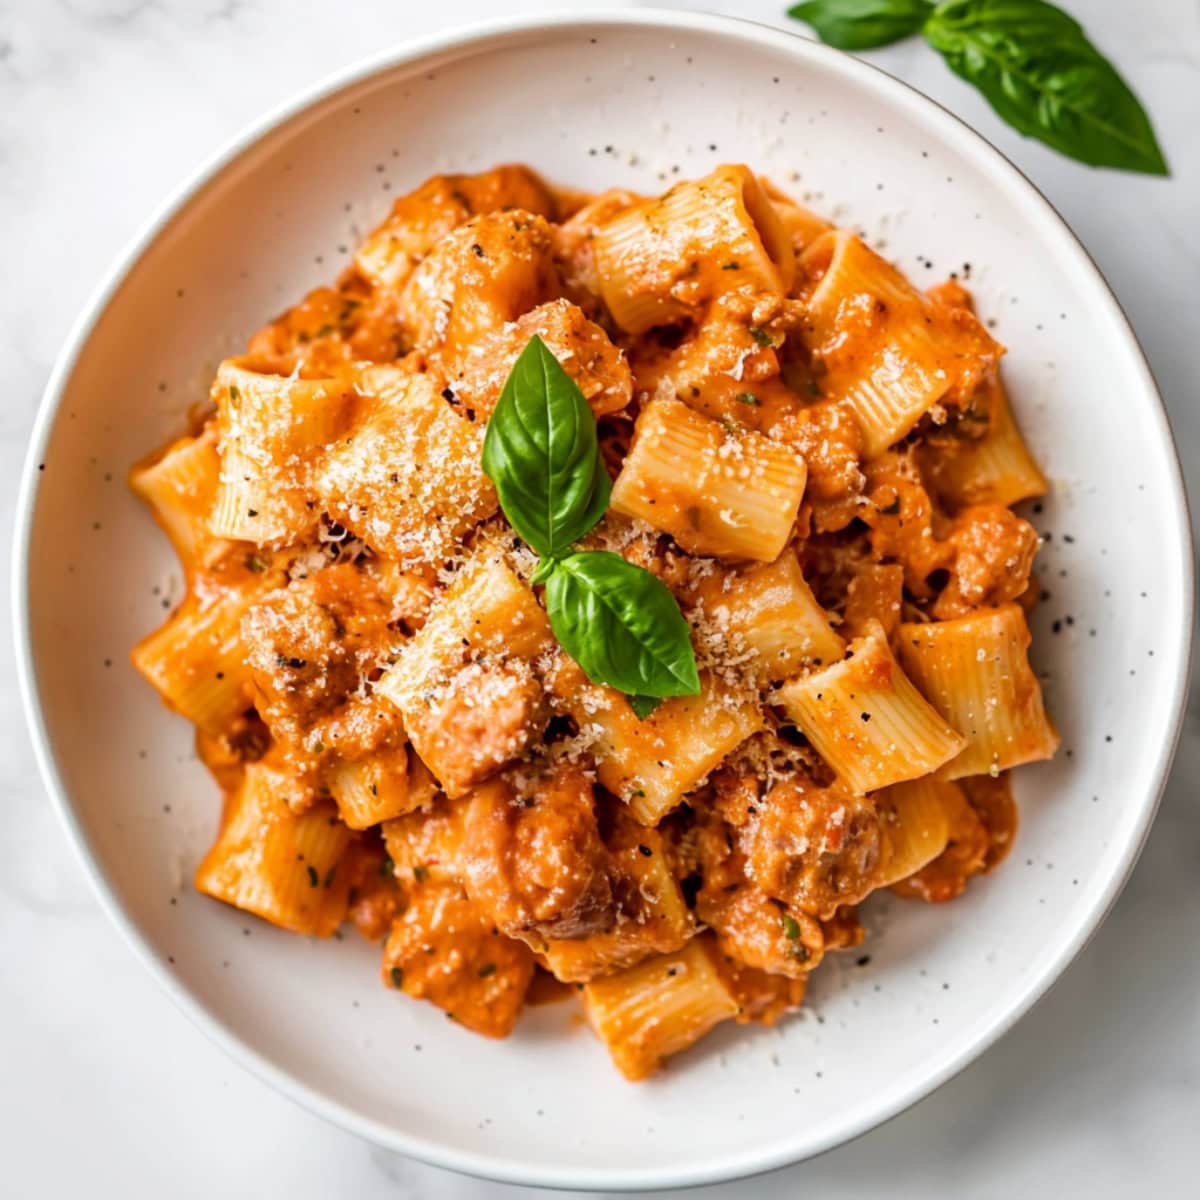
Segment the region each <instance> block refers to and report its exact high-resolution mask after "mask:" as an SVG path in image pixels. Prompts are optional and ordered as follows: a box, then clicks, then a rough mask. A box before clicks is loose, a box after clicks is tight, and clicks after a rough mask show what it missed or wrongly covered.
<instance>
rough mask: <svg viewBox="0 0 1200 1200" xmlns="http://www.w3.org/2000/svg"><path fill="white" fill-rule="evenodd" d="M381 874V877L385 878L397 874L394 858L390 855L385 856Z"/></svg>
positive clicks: (380, 869) (381, 865) (380, 870)
mask: <svg viewBox="0 0 1200 1200" xmlns="http://www.w3.org/2000/svg"><path fill="white" fill-rule="evenodd" d="M379 873H380V875H384V876H391V875H395V874H396V864H395V863H394V862H392V856H391V855H390V854H385V855H384V856H383V862H381V863H380V864H379Z"/></svg>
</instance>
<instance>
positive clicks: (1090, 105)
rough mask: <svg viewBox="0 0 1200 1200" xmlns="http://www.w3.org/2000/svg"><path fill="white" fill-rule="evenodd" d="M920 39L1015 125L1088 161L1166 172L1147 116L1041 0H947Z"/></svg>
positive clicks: (1104, 62)
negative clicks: (927, 43) (923, 36)
mask: <svg viewBox="0 0 1200 1200" xmlns="http://www.w3.org/2000/svg"><path fill="white" fill-rule="evenodd" d="M925 38H926V40H927V41H928V42H929V44H930V45H931V46H932V47H933V48H934V49H935V50H937V51H938V53H939V54H941V56H942V57H943V58H944V59H945V60H946V62H947V64H948V65H949V67H950V69H951V70H952V71H953V72H954V73H955V74H956V75H960V76H961V77H962V78H963V79H965V80H966V81H967V82H968V83H972V84H974V85H975V87H977V88H978V89H979V90H980V91H981V92H982V93H983V95H984V97H985V99H986V100H987V102H988V103H989V104H990V105H991V106H992V108H993V109H995V111H996V112H997V113H998V114H999V115H1000V116H1001V117H1002V118H1003V119H1004V120H1005V121H1007V122H1008V123H1009V124H1010V125H1011V126H1012V127H1013V128H1014V129H1015V130H1017V132H1018V133H1023V134H1025V136H1026V137H1033V138H1037V139H1038V140H1039V141H1041V142H1045V143H1046V145H1047V146H1050V147H1052V148H1053V149H1055V150H1057V151H1059V152H1060V153H1061V154H1066V155H1067V156H1069V157H1070V158H1075V159H1078V160H1079V161H1080V162H1085V163H1088V164H1090V165H1091V166H1093V167H1119V168H1122V169H1124V170H1126V171H1141V172H1143V173H1145V174H1147V175H1166V174H1168V169H1167V163H1166V160H1165V159H1164V158H1163V153H1162V150H1161V149H1160V148H1159V145H1158V141H1157V139H1156V138H1155V136H1154V129H1153V127H1152V126H1151V124H1150V118H1149V117H1147V116H1146V112H1145V110H1144V109H1143V108H1142V106H1141V104H1139V103H1138V99H1137V97H1136V96H1135V95H1134V94H1133V92H1132V91H1130V89H1129V85H1128V84H1126V82H1125V81H1124V80H1123V79H1122V78H1121V76H1120V75H1119V74H1117V70H1116V68H1115V67H1114V66H1113V65H1112V63H1110V62H1109V61H1108V59H1106V58H1105V57H1104V56H1103V55H1102V54H1101V53H1100V52H1099V51H1098V50H1097V49H1096V48H1095V47H1094V46H1093V45H1092V44H1091V42H1089V41H1088V39H1087V36H1086V35H1085V34H1084V32H1083V30H1082V29H1081V28H1080V27H1079V25H1078V24H1076V22H1075V21H1074V20H1072V19H1071V18H1070V17H1069V16H1067V14H1066V13H1064V12H1062V11H1061V10H1059V9H1057V8H1055V7H1054V6H1053V5H1052V4H1045V3H1042V0H950V2H949V3H946V4H942V5H940V6H939V7H938V9H937V10H936V11H935V12H934V14H933V16H932V17H931V18H930V20H929V22H928V23H927V24H926V26H925Z"/></svg>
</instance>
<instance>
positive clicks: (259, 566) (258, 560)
mask: <svg viewBox="0 0 1200 1200" xmlns="http://www.w3.org/2000/svg"><path fill="white" fill-rule="evenodd" d="M268 565H269V564H268V562H267V560H266V559H265V558H263V557H262V556H261V555H258V554H248V555H247V556H246V569H247V570H248V571H253V572H254V573H255V574H256V575H257V574H261V573H262V572H263V571H265V570H266V569H267V567H268Z"/></svg>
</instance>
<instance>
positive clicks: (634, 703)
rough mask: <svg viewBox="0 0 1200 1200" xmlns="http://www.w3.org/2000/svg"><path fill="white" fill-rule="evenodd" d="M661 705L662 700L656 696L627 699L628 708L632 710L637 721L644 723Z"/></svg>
mask: <svg viewBox="0 0 1200 1200" xmlns="http://www.w3.org/2000/svg"><path fill="white" fill-rule="evenodd" d="M661 703H662V700H661V698H660V697H658V696H630V697H629V707H630V708H632V709H633V711H634V714H635V715H636V716H637V719H638V720H639V721H644V720H645V719H646V718H647V717H648V716H649V715H650V714H651V713H652V712H653V711H654V710H655V709H656V708H657V707H658V706H659V705H660V704H661Z"/></svg>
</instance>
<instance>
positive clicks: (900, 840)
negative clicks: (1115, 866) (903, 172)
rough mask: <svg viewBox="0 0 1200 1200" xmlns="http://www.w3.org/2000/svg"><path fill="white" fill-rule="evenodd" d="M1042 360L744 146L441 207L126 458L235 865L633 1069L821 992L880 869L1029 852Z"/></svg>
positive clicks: (399, 222) (174, 673) (456, 999)
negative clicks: (1019, 361) (568, 1030)
mask: <svg viewBox="0 0 1200 1200" xmlns="http://www.w3.org/2000/svg"><path fill="white" fill-rule="evenodd" d="M1003 353H1004V350H1003V347H1002V346H1000V345H999V344H998V343H997V342H996V341H995V340H994V339H993V337H992V336H991V335H990V334H989V332H988V330H987V328H986V327H985V325H984V324H983V323H981V322H980V321H979V320H978V319H977V318H976V316H975V314H974V311H973V308H972V302H971V298H970V296H969V294H968V292H967V291H966V290H965V289H964V287H963V286H962V284H961V282H960V281H959V280H957V279H955V278H953V277H952V278H951V279H949V280H947V281H946V282H944V283H941V284H939V285H937V286H935V287H933V288H931V289H929V290H928V291H921V290H919V289H918V288H916V287H914V286H913V284H912V283H910V282H909V281H908V280H907V279H906V278H905V277H904V276H903V275H902V274H901V273H900V272H899V271H898V270H897V269H896V268H895V267H893V266H892V265H891V264H889V263H888V262H887V261H886V260H885V259H883V258H882V257H881V256H880V255H879V254H877V253H876V252H875V251H874V250H873V249H872V248H871V247H870V246H868V244H867V243H866V242H865V241H864V240H863V238H862V237H860V236H858V235H857V234H856V233H855V232H854V231H852V230H850V229H843V228H836V227H834V226H833V225H831V224H830V223H828V222H826V221H825V220H823V219H822V218H821V217H819V216H818V215H816V214H814V213H812V212H810V211H808V210H807V209H806V208H804V207H802V206H801V205H800V204H797V203H796V202H794V201H793V200H791V199H790V198H789V197H788V196H786V195H785V194H784V193H783V192H781V191H780V190H778V189H777V188H776V187H775V186H774V185H772V184H771V183H769V182H767V181H765V180H762V179H760V178H759V177H757V176H756V175H755V174H754V173H753V172H752V171H751V170H750V169H748V168H747V167H745V166H740V165H726V166H721V167H719V168H717V169H716V170H714V171H713V172H712V173H711V174H709V175H707V176H705V177H704V178H702V179H698V180H695V181H691V182H685V183H680V184H678V185H677V186H675V187H673V188H671V189H670V190H669V191H667V192H666V193H665V194H664V195H662V196H659V197H653V198H647V197H643V196H639V195H635V194H632V193H630V192H628V191H623V190H617V189H614V190H610V191H607V192H603V193H601V194H599V195H585V194H582V193H577V192H572V191H568V190H564V189H556V188H552V187H550V186H549V185H547V184H546V183H545V182H543V181H542V180H541V179H540V178H539V177H538V176H537V175H536V174H535V173H534V172H533V171H531V170H529V169H526V168H525V167H521V166H501V167H497V168H495V169H493V170H490V171H486V172H484V173H482V174H478V175H444V176H436V177H434V178H432V179H430V180H428V181H427V182H426V183H425V184H423V185H422V186H421V187H419V188H417V189H416V190H415V191H413V192H411V193H410V194H408V195H406V196H404V197H402V198H401V199H399V200H398V201H396V203H395V205H394V206H393V209H392V211H391V213H390V214H389V215H388V216H387V218H386V219H385V220H384V222H383V223H382V224H381V225H380V226H379V227H378V228H377V229H376V230H375V231H374V232H373V233H371V234H370V235H369V236H368V237H367V238H366V239H365V241H364V242H363V243H362V244H361V245H360V246H359V247H358V248H357V251H356V252H355V254H354V256H353V261H352V265H351V266H350V267H349V268H348V269H347V270H345V271H344V272H343V273H342V274H341V276H340V277H339V278H338V279H337V281H336V283H335V284H334V285H333V286H330V287H320V288H317V289H316V290H315V291H312V292H310V293H309V294H308V295H307V296H305V297H304V298H303V299H302V300H300V301H299V303H297V304H296V305H295V306H294V307H292V308H290V309H288V310H287V311H286V312H285V313H283V315H281V316H279V317H278V318H276V319H275V320H273V321H271V322H270V323H269V324H267V325H265V326H264V327H263V328H262V329H260V330H259V331H258V332H257V333H256V334H255V335H254V336H253V337H252V338H251V339H250V341H249V345H248V347H247V350H246V353H245V354H244V355H241V356H239V357H236V358H232V359H229V360H227V361H225V362H223V363H222V364H221V365H220V368H219V370H218V371H217V374H216V378H215V380H214V381H213V384H212V389H211V394H210V397H209V402H208V403H207V404H206V405H203V406H200V407H198V408H197V409H195V410H194V411H193V415H192V423H191V427H190V431H189V432H188V434H187V435H186V436H183V437H180V438H179V439H177V440H175V441H173V442H171V443H170V444H169V445H167V446H166V447H165V448H163V449H161V450H159V451H158V452H157V453H155V454H153V455H152V456H150V457H149V458H147V459H145V460H144V461H143V462H141V463H139V464H137V465H136V466H135V467H134V468H133V470H132V473H131V482H132V486H133V489H134V490H135V492H136V493H137V494H138V495H139V496H140V497H141V498H142V499H143V500H145V501H146V503H147V504H148V505H149V507H150V509H151V510H152V512H153V514H154V516H155V517H156V518H157V520H158V521H159V523H160V524H161V525H162V527H163V528H164V530H165V531H166V533H167V534H168V535H169V537H170V539H171V541H172V543H173V545H174V548H175V550H176V551H177V553H178V556H179V558H180V560H181V563H182V565H183V568H184V570H185V572H186V579H187V592H186V597H185V599H184V600H183V602H182V603H181V604H180V606H179V607H178V608H177V609H176V610H175V611H174V612H173V613H172V614H171V616H170V617H169V618H168V619H167V621H166V623H165V624H163V625H162V627H161V628H159V629H158V630H157V631H156V632H153V633H151V634H150V635H149V636H148V637H146V638H145V639H144V640H143V641H142V642H141V643H139V644H138V645H137V646H136V647H135V649H134V651H133V661H134V664H135V666H136V667H137V669H138V670H139V671H140V672H141V673H142V675H143V676H144V677H145V678H146V679H147V680H148V681H149V682H150V683H151V684H152V685H153V686H154V687H155V688H156V689H157V690H158V692H159V693H160V694H161V696H162V698H163V699H164V700H165V702H166V703H167V704H168V705H169V706H170V707H171V708H172V709H173V710H174V711H176V712H177V713H179V714H181V715H182V716H183V717H186V718H187V719H188V720H189V721H191V722H192V723H193V724H194V725H195V728H196V737H197V744H198V748H199V753H200V756H201V758H202V759H203V761H204V762H205V764H206V765H207V766H208V768H209V769H210V771H211V773H212V775H213V777H214V778H215V780H216V782H217V784H218V786H219V788H220V790H221V792H222V794H223V797H224V804H223V812H222V816H221V820H220V827H219V830H218V832H217V833H216V838H215V841H214V842H213V844H212V847H211V849H210V850H209V851H208V853H207V855H206V856H205V857H204V859H203V861H202V862H201V863H200V864H199V867H198V868H197V870H196V873H195V884H196V887H197V888H198V889H199V890H200V891H201V892H202V893H205V894H206V895H208V896H211V897H214V898H215V899H218V900H222V901H225V902H226V903H227V904H230V905H233V906H235V907H237V908H239V909H241V910H243V911H245V912H248V913H252V914H255V915H257V916H259V917H261V918H263V919H264V920H266V921H269V922H271V923H272V924H274V925H277V926H280V927H281V928H283V929H287V930H291V931H292V932H295V933H300V934H307V935H311V936H316V937H329V936H331V935H332V934H334V933H335V931H337V930H338V929H339V928H340V927H341V926H342V925H343V924H344V923H346V922H350V923H352V924H353V925H354V926H355V927H356V928H357V929H358V930H359V931H360V932H361V933H362V934H363V935H364V936H365V937H366V938H368V939H371V940H374V941H376V942H377V943H379V942H381V943H382V944H383V956H382V957H383V961H382V976H383V982H384V984H385V985H386V986H388V987H390V988H393V989H395V990H396V991H398V992H404V993H407V995H408V996H410V997H415V998H419V999H423V1000H426V1001H429V1002H431V1003H433V1004H435V1005H437V1006H439V1007H440V1008H441V1009H443V1010H444V1011H445V1013H446V1016H447V1018H449V1019H451V1020H453V1021H454V1022H456V1023H458V1024H460V1025H463V1026H465V1027H466V1028H467V1029H469V1030H472V1031H475V1032H477V1033H482V1034H486V1035H489V1036H492V1037H504V1036H506V1035H507V1034H509V1033H510V1032H511V1031H512V1029H513V1027H514V1025H515V1023H516V1021H517V1018H518V1016H519V1014H520V1012H521V1010H522V1008H523V1007H524V1005H525V1004H527V1003H530V1004H532V1003H541V1002H544V1001H547V1000H550V999H557V998H560V997H561V998H568V997H578V999H579V1001H580V1002H581V1003H582V1005H583V1007H584V1010H585V1012H586V1015H587V1018H588V1021H589V1022H590V1024H591V1026H592V1027H593V1029H594V1030H595V1032H596V1034H597V1035H598V1036H599V1038H600V1039H601V1040H602V1041H603V1042H604V1044H605V1045H606V1047H607V1049H608V1051H609V1053H610V1054H611V1056H612V1059H613V1061H614V1062H615V1064H616V1066H617V1068H618V1069H619V1070H620V1071H621V1072H622V1073H623V1074H624V1075H625V1076H627V1077H628V1078H630V1079H640V1078H642V1077H644V1076H646V1075H648V1074H650V1073H651V1072H653V1071H654V1070H655V1069H657V1068H658V1067H659V1066H660V1065H661V1064H662V1063H663V1062H664V1061H665V1060H666V1059H667V1058H668V1057H669V1056H671V1055H673V1054H675V1053H677V1052H679V1051H682V1050H684V1049H686V1048H687V1047H688V1046H690V1045H692V1044H693V1043H695V1042H696V1041H697V1040H698V1039H699V1038H701V1037H702V1036H703V1035H704V1034H706V1033H707V1032H708V1031H709V1030H711V1029H712V1028H713V1027H714V1026H716V1025H717V1024H718V1023H720V1022H722V1021H726V1020H732V1021H737V1022H751V1021H756V1022H765V1023H767V1024H770V1023H772V1022H775V1021H776V1020H778V1019H779V1018H780V1017H781V1016H783V1015H784V1014H786V1013H788V1012H790V1011H792V1010H794V1009H796V1008H797V1007H798V1006H799V1005H800V1004H801V1002H802V1000H803V996H804V991H805V985H806V982H807V980H808V977H809V975H810V973H811V972H812V971H813V970H814V969H816V968H817V967H818V966H819V965H820V963H821V961H822V959H823V958H824V956H825V955H826V954H830V953H835V952H837V951H840V950H846V949H847V948H850V947H854V946H857V945H858V944H859V943H860V942H861V941H862V939H863V927H862V924H861V923H860V916H859V906H860V904H861V903H862V902H863V901H864V900H865V899H866V898H867V897H868V895H869V894H870V893H872V892H874V891H876V890H879V889H884V888H887V889H891V891H892V892H894V893H898V894H900V895H902V896H906V897H912V898H914V899H918V900H923V901H930V902H940V901H945V900H949V899H951V898H953V897H955V896H958V895H959V894H960V893H961V892H962V891H963V889H964V887H966V885H967V883H968V881H969V880H970V879H972V878H973V877H974V876H977V875H980V874H983V873H986V872H988V871H990V870H991V869H992V868H993V867H995V866H996V865H997V864H998V863H999V862H1000V861H1001V860H1002V859H1003V858H1004V856H1005V854H1006V853H1007V852H1008V850H1009V848H1010V846H1011V843H1012V840H1013V837H1014V834H1015V830H1016V824H1017V814H1016V808H1015V805H1014V802H1013V799H1012V796H1011V793H1010V789H1009V782H1008V776H1009V772H1010V770H1011V769H1012V768H1014V767H1017V766H1019V765H1021V764H1023V763H1028V762H1032V761H1035V760H1038V759H1044V758H1048V757H1049V756H1050V755H1051V754H1053V752H1054V750H1055V748H1056V745H1057V741H1058V739H1057V735H1056V734H1055V732H1054V728H1053V726H1052V725H1051V723H1050V721H1049V719H1048V718H1047V716H1046V713H1045V712H1044V710H1043V704H1042V696H1041V689H1040V686H1039V684H1038V681H1037V678H1036V676H1035V675H1034V673H1033V671H1032V670H1031V668H1030V665H1029V661H1028V657H1027V651H1028V647H1029V643H1030V633H1029V628H1028V625H1027V620H1026V618H1027V613H1028V611H1029V609H1030V607H1031V606H1032V605H1033V604H1034V603H1035V601H1036V599H1037V596H1038V587H1037V585H1036V582H1035V581H1034V579H1033V576H1032V574H1031V572H1032V567H1033V560H1034V556H1035V554H1036V552H1037V549H1038V544H1039V543H1038V535H1037V533H1036V532H1035V531H1034V529H1033V527H1032V526H1031V525H1030V524H1029V523H1028V522H1027V521H1025V520H1024V519H1022V518H1021V517H1020V516H1018V515H1016V513H1014V512H1013V510H1012V506H1013V505H1015V504H1017V503H1018V502H1020V501H1022V500H1026V499H1029V498H1031V497H1035V496H1038V495H1040V494H1042V493H1043V492H1044V491H1045V489H1046V481H1045V479H1044V477H1043V475H1042V473H1041V472H1040V471H1039V469H1038V467H1037V465H1036V463H1035V462H1034V460H1033V458H1032V457H1031V455H1030V453H1029V451H1028V450H1027V448H1026V446H1025V443H1024V442H1023V440H1022V438H1021V434H1020V432H1019V430H1018V427H1017V425H1016V423H1015V421H1014V417H1013V414H1012V411H1011V409H1010V407H1009V402H1008V399H1007V397H1006V394H1005V391H1004V387H1003V384H1002V382H1001V377H1000V374H999V360H1000V357H1001V355H1002V354H1003Z"/></svg>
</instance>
